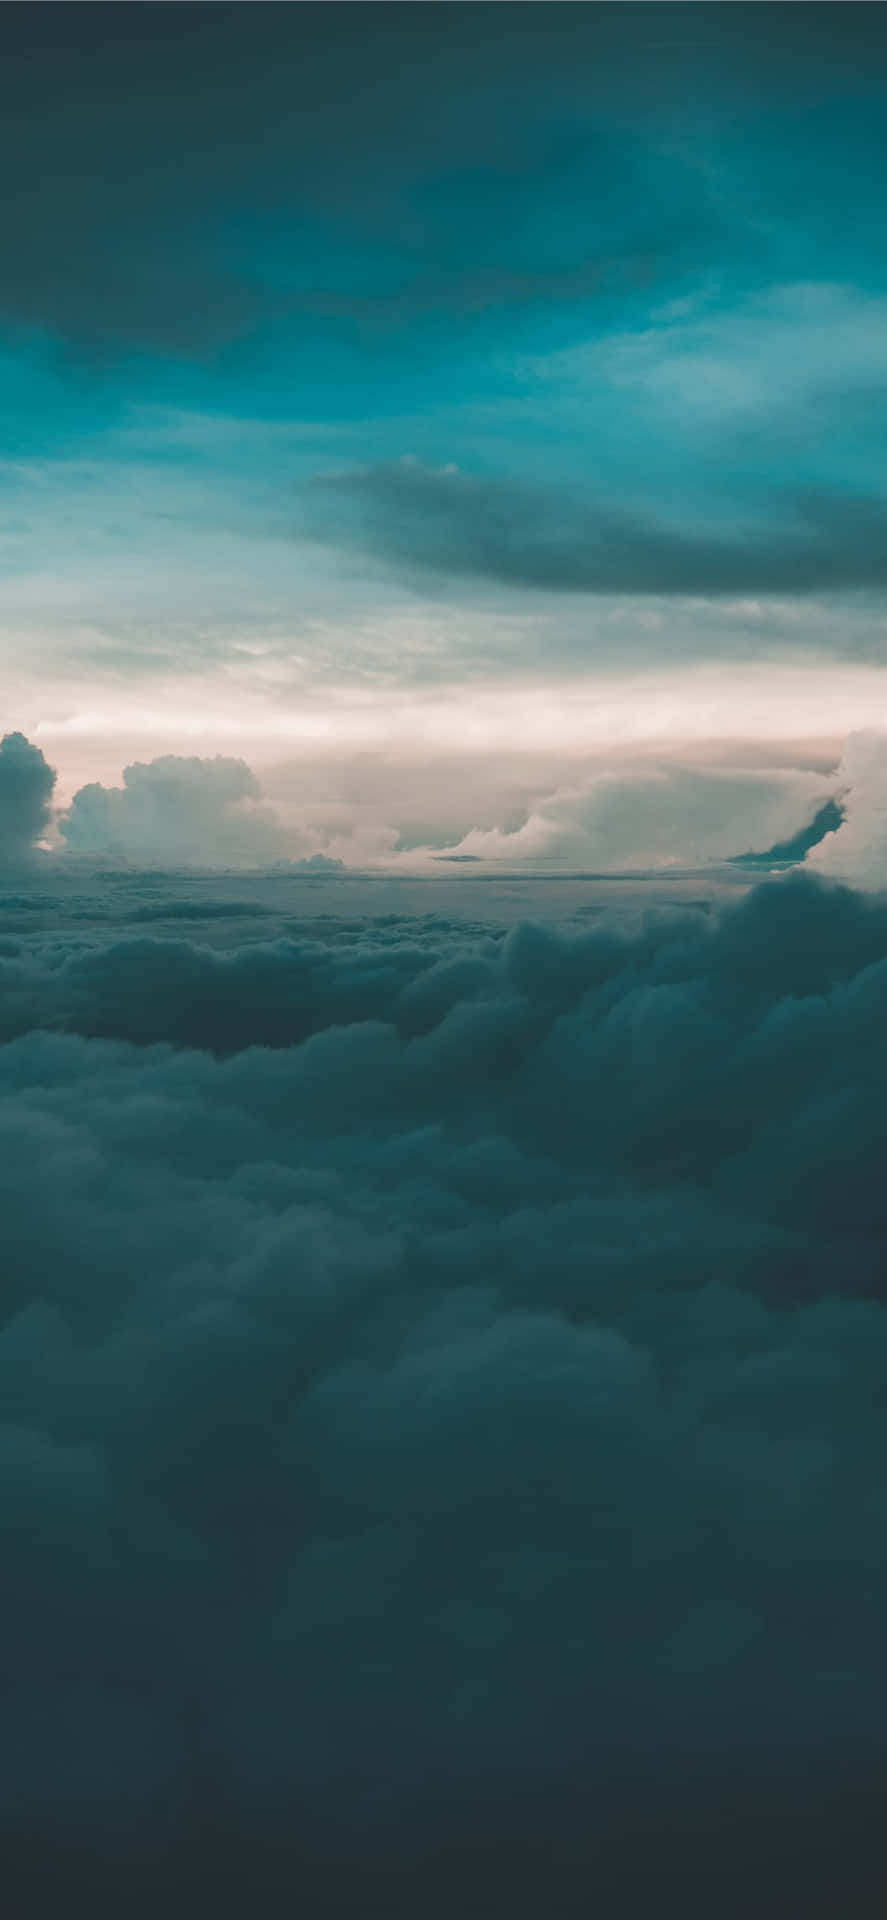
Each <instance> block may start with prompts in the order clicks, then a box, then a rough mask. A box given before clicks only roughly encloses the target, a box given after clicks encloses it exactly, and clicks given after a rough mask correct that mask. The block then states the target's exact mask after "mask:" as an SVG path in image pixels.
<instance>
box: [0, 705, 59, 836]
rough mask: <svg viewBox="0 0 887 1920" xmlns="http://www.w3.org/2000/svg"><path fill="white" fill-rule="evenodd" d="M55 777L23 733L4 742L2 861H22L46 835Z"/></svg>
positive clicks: (0, 743) (0, 767) (0, 749)
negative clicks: (42, 836) (43, 835)
mask: <svg viewBox="0 0 887 1920" xmlns="http://www.w3.org/2000/svg"><path fill="white" fill-rule="evenodd" d="M54 786H55V774H54V772H53V769H52V767H50V766H49V765H48V764H47V762H46V760H45V759H44V756H43V754H42V753H41V751H40V748H39V747H34V746H32V745H31V742H30V741H29V740H26V739H25V736H24V734H23V733H7V734H4V736H3V739H2V740H0V861H7V860H13V861H15V860H21V859H22V858H24V857H25V856H27V855H28V854H29V853H30V852H31V851H32V849H33V847H34V845H35V844H36V842H37V841H38V840H39V839H40V837H41V835H42V834H43V833H44V832H45V831H46V828H47V827H48V825H49V818H50V803H51V801H52V793H53V788H54Z"/></svg>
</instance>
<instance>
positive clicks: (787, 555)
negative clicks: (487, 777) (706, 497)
mask: <svg viewBox="0 0 887 1920" xmlns="http://www.w3.org/2000/svg"><path fill="white" fill-rule="evenodd" d="M315 501H316V502H317V503H319V504H315V503H312V505H311V507H310V508H309V510H308V518H309V522H310V524H311V526H312V529H314V530H316V531H319V532H320V533H321V534H323V533H324V532H325V533H326V534H327V536H328V537H333V538H337V539H339V540H341V541H343V542H344V543H346V544H349V545H352V544H353V543H354V541H355V539H357V540H359V541H361V542H362V543H363V545H364V547H365V549H366V550H367V551H368V552H369V553H370V554H372V555H378V556H380V557H381V559H382V561H383V562H387V563H388V565H389V566H390V567H391V568H392V569H393V570H394V571H397V572H399V573H401V574H405V575H407V576H410V575H416V574H425V575H430V576H437V577H439V578H440V579H448V578H452V577H459V576H461V577H463V578H465V579H474V580H484V579H486V580H490V581H495V582H496V583H497V584H499V585H504V586H508V587H514V588H531V589H539V590H541V591H543V592H555V593H604V594H618V593H636V594H643V593H654V594H674V593H677V594H690V595H692V594H700V595H707V594H711V595H715V594H742V593H792V594H794V593H814V592H828V591H829V590H830V589H838V588H844V589H846V588H855V587H859V588H863V587H883V586H884V585H885V584H887V503H885V502H883V501H881V500H879V499H873V500H866V499H863V500H853V499H846V498H840V497H838V496H828V495H824V494H815V493H810V494H807V495H795V496H788V497H782V498H777V499H775V500H774V501H772V502H771V503H770V505H771V512H770V517H769V519H768V520H767V521H761V520H759V521H758V524H756V525H755V526H753V527H751V528H749V529H748V530H743V529H742V526H741V524H740V525H739V526H738V527H737V526H736V525H735V522H734V524H733V525H732V526H731V530H730V531H729V532H726V533H720V532H717V531H713V530H711V529H705V528H700V527H696V528H694V527H692V526H681V525H680V524H676V523H673V524H669V522H668V520H667V519H666V518H665V516H664V515H663V516H662V517H660V518H658V519H654V518H652V517H651V516H650V515H644V514H641V513H638V512H636V511H634V510H631V509H628V510H626V509H622V508H618V507H613V506H610V505H607V504H604V503H603V502H601V501H597V502H594V501H592V502H589V501H586V500H583V499H581V498H578V497H577V496H576V495H575V494H574V495H570V494H567V493H564V492H563V491H559V490H555V489H546V488H543V487H533V486H530V485H524V484H521V483H519V482H514V481H512V480H509V479H507V478H499V477H497V476H485V475H476V474H470V473H465V472H463V471H461V470H459V469H458V468H456V467H443V468H433V467H428V466H424V465H422V463H421V462H419V461H418V460H415V459H412V458H405V459H403V460H397V461H391V462H389V463H385V464H380V465H379V466H375V467H370V468H364V469H358V470H356V471H353V472H351V473H343V474H336V475H331V476H325V477H323V478H321V479H319V480H318V481H317V483H316V489H315Z"/></svg>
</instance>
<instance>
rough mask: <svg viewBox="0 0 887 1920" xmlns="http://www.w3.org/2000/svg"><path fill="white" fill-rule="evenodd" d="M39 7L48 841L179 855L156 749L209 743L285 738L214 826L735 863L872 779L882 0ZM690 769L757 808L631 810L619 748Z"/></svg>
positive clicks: (377, 859)
mask: <svg viewBox="0 0 887 1920" xmlns="http://www.w3.org/2000/svg"><path fill="white" fill-rule="evenodd" d="M0 35H2V42H3V59H2V76H0V163H2V167H3V174H4V177H5V178H6V179H8V180H14V181H15V192H14V193H9V194H7V195H5V196H4V205H3V208H2V211H0V259H2V263H3V270H2V275H0V405H2V413H3V420H4V435H3V449H2V458H0V564H2V599H0V645H2V660H0V667H2V686H3V715H2V722H3V730H4V732H8V733H22V734H23V735H24V736H25V737H26V738H27V739H28V740H30V741H31V742H32V743H33V744H35V745H37V746H38V747H39V748H40V750H41V751H42V752H43V753H44V755H45V757H46V759H47V761H48V763H49V764H50V765H51V766H52V768H53V769H54V770H55V771H56V774H57V782H56V787H55V799H54V808H55V813H54V815H53V821H52V822H51V823H50V843H51V844H54V845H55V846H57V847H59V846H73V845H74V844H75V841H76V844H77V845H78V846H79V847H81V848H85V847H86V846H89V847H90V848H91V849H92V850H94V851H96V852H102V851H105V850H107V845H108V844H110V842H109V840H108V836H109V834H110V832H111V826H110V825H109V824H108V822H109V821H110V820H111V816H112V815H113V816H114V820H115V821H116V826H117V844H118V846H121V845H122V846H124V847H125V849H126V850H128V851H133V852H135V853H138V850H139V849H138V847H136V846H135V843H131V841H130V840H128V839H126V837H125V836H124V837H123V838H121V833H122V828H121V820H122V817H123V814H124V813H125V812H126V811H127V809H129V811H130V812H131V811H132V806H133V804H134V803H131V802H130V801H129V800H128V799H127V798H126V794H127V791H128V786H129V785H131V784H132V782H131V781H130V782H129V783H126V782H124V769H125V768H126V767H132V766H136V765H142V766H146V765H150V764H151V763H152V762H153V761H155V760H156V761H163V762H165V763H168V762H170V760H171V759H173V758H175V759H179V760H188V761H193V760H194V759H201V760H202V759H210V760H214V759H215V757H216V756H218V755H221V756H222V757H223V758H225V759H227V760H232V761H242V762H245V764H246V767H247V768H248V769H249V773H244V772H241V773H239V774H236V775H235V774H232V775H231V776H230V778H231V781H232V783H233V785H232V794H231V800H230V809H231V821H232V828H231V835H230V843H229V844H228V845H227V847H226V846H224V845H223V836H222V835H221V832H217V833H216V834H215V837H214V838H213V836H212V835H210V836H209V837H208V838H207V839H206V841H205V843H201V845H200V846H197V845H196V843H195V844H193V845H192V846H191V852H192V853H193V854H195V855H196V856H197V857H200V858H205V859H210V858H211V859H222V858H224V857H225V856H226V854H227V856H228V857H229V858H230V859H231V860H232V861H234V862H237V861H240V862H243V861H244V860H248V859H256V858H258V857H259V855H260V851H261V850H262V849H264V851H265V852H266V853H267V851H268V849H269V847H270V845H271V839H272V838H273V835H271V833H270V829H269V831H268V832H266V834H265V839H264V841H263V840H262V827H261V825H259V826H258V827H257V826H256V825H255V822H254V821H252V820H251V821H250V822H249V823H248V824H247V825H246V826H244V824H243V819H242V815H243V813H244V811H245V810H246V811H249V810H250V808H252V809H253V810H255V809H256V808H259V809H260V808H261V807H263V806H264V807H265V808H266V809H269V808H270V809H271V810H272V811H273V812H274V814H275V818H276V819H277V821H278V838H277V842H276V846H275V852H276V855H277V857H287V858H292V859H299V858H304V857H311V856H312V855H313V854H316V853H319V854H321V855H322V856H324V857H326V858H331V859H332V858H335V859H343V860H344V861H345V863H346V865H349V866H357V867H366V866H373V865H376V866H378V865H387V866H389V867H390V866H391V865H392V864H393V865H398V864H400V865H406V866H411V867H414V868H415V867H422V866H423V864H424V866H425V867H426V868H427V867H430V864H431V862H432V860H433V859H434V858H435V857H436V856H437V855H439V854H440V853H442V852H443V853H450V854H453V853H456V854H458V853H459V851H460V849H461V850H462V852H469V853H470V852H472V851H473V852H474V854H475V857H485V858H492V857H493V856H494V855H495V856H496V857H497V858H502V859H504V860H506V861H509V862H510V861H518V862H520V861H522V860H523V859H524V858H525V857H526V854H527V852H528V851H530V852H531V853H532V857H533V858H536V859H538V858H540V857H544V860H545V861H546V862H547V863H549V864H551V863H555V864H556V863H558V862H561V863H562V862H563V861H564V860H569V861H573V862H575V860H576V859H577V857H578V858H579V860H580V864H581V863H582V862H583V861H584V863H585V864H587V865H591V866H595V865H596V866H611V867H612V866H619V865H620V864H623V863H626V862H627V863H629V864H631V863H632V861H634V863H635V864H641V865H643V864H645V863H647V864H649V863H650V862H651V861H652V862H653V863H656V862H659V861H661V860H662V859H663V858H666V857H670V858H672V859H673V860H675V861H676V862H678V863H679V864H680V863H683V864H693V863H694V862H696V861H698V860H700V859H705V858H709V857H721V856H722V855H724V854H727V855H728V856H729V855H732V854H742V853H745V852H747V851H750V850H752V851H753V850H765V849H766V847H767V845H768V844H770V842H768V841H767V840H766V838H765V839H764V840H763V841H762V840H761V838H760V836H761V834H762V833H764V834H765V835H766V833H767V832H769V831H770V828H771V826H772V834H771V840H772V842H774V843H775V842H776V841H778V840H780V839H781V838H784V837H785V836H786V834H790V833H791V832H792V831H801V830H803V829H804V828H805V826H806V825H808V824H809V820H810V817H811V814H812V813H815V811H816V805H817V803H818V800H819V797H820V795H819V787H818V785H817V782H818V781H819V780H820V779H825V780H826V781H827V782H829V781H830V783H831V785H830V788H829V791H830V792H831V793H833V794H836V795H838V794H840V793H842V792H844V791H845V790H846V788H847V784H848V776H847V772H846V767H845V765H844V761H843V756H844V754H845V751H846V743H847V741H848V739H849V738H850V737H851V736H855V735H857V734H859V733H860V732H866V733H871V732H872V731H875V732H877V731H879V730H880V729H881V728H882V727H883V726H884V725H885V723H887V677H885V662H884V649H885V633H887V629H885V589H887V562H885V552H887V545H885V532H887V501H885V494H884V486H883V472H882V464H883V463H882V447H883V443H884V434H885V425H887V422H885V394H887V347H885V341H887V324H885V322H887V273H885V268H884V265H883V262H884V260H885V258H887V253H885V246H884V240H885V231H884V223H885V213H884V198H883V192H882V180H883V161H884V142H885V138H887V135H885V132H884V128H885V124H887V122H885V114H884V93H885V73H887V69H885V53H887V21H885V18H884V14H883V10H882V9H881V8H878V7H871V6H854V5H850V6H840V7H837V6H834V7H833V6H829V5H815V6H806V5H804V4H800V5H795V4H791V5H786V6H780V5H773V6H770V5H766V6H763V5H751V6H744V5H735V6H734V5H730V6H715V5H705V4H702V5H692V6H687V7H685V6H681V5H670V4H663V5H658V4H657V5H643V4H641V5H609V6H593V5H588V6H586V5H576V6H542V5H520V6H510V5H508V4H502V5H500V4H491V5H466V6H434V5H429V6H426V5H421V4H415V5H401V6H394V7H388V6H386V5H374V4H371V5H358V6H350V5H338V4H334V5H325V6H324V5H304V6H300V5H286V6H273V7H272V6H261V7H255V6H245V5H241V6H237V5H234V6H216V5H213V4H193V5H188V6H176V7H172V6H153V5H141V4H137V5H126V4H114V5H95V6H80V5H77V4H73V5H66V4H62V5H51V4H50V5H41V6H39V7H37V6H30V7H28V6H12V7H6V8H4V9H3V19H2V23H0ZM850 752H851V758H852V755H853V753H855V752H856V748H855V747H852V748H851V749H850ZM674 766H677V767H678V768H679V769H682V770H686V769H687V768H688V767H689V768H691V769H692V768H696V769H698V768H700V767H703V768H705V769H707V770H708V775H709V776H710V778H711V779H714V780H715V785H716V791H715V801H714V805H715V811H716V812H719V813H720V812H722V811H723V809H724V808H726V809H727V811H728V813H729V812H730V809H731V808H732V809H733V812H732V819H733V821H734V823H735V824H734V828H733V830H732V831H730V832H728V833H727V834H726V836H724V835H723V834H721V835H720V836H718V835H717V834H716V835H715V836H714V838H711V837H710V838H708V839H707V838H706V835H705V833H704V832H703V831H702V820H703V817H704V816H705V814H706V812H707V801H706V803H705V805H704V806H703V807H702V810H701V812H700V809H699V807H698V806H697V805H696V801H695V799H694V800H689V799H687V796H684V798H683V799H682V798H681V797H680V796H679V797H678V798H676V799H675V803H674V810H673V812H674V819H673V824H672V826H671V828H670V829H669V835H668V838H669V845H668V848H667V849H666V850H665V852H663V849H662V847H661V846H657V845H655V844H653V843H652V842H653V841H654V840H655V834H654V835H652V836H651V835H650V834H648V833H647V831H646V828H645V827H644V828H643V830H642V828H641V827H640V826H639V827H638V828H637V829H636V830H635V832H634V838H633V842H632V845H631V846H626V845H623V844H621V843H619V844H617V842H616V841H615V840H614V841H613V842H612V843H611V842H610V841H609V840H608V832H609V829H608V826H607V823H606V821H605V820H602V819H600V818H599V814H600V809H599V807H598V804H597V799H596V793H597V789H596V787H595V782H596V781H598V780H599V779H600V778H602V777H606V779H609V780H612V779H613V778H617V777H618V778H619V779H620V780H622V781H623V783H624V785H625V790H626V791H627V792H628V793H629V795H630V796H631V799H630V806H629V811H631V807H632V806H634V805H635V796H637V805H638V806H640V807H641V810H642V811H643V805H644V794H645V792H646V791H647V790H648V789H647V788H646V787H645V782H648V781H649V779H650V778H651V777H653V774H655V776H656V777H657V778H659V779H660V780H661V779H663V778H665V779H669V778H670V777H671V769H672V768H673V767H674ZM663 768H664V769H665V772H664V773H663ZM725 768H726V769H727V771H728V774H729V778H730V780H731V781H732V788H731V789H730V792H726V791H725V790H724V789H722V787H721V786H719V785H718V784H717V778H716V776H717V775H718V774H719V773H721V772H723V770H724V769H725ZM737 769H738V773H739V775H741V776H742V777H738V776H737V773H736V771H735V770H737ZM651 770H652V771H651ZM167 772H169V768H168V767H167ZM759 775H762V777H763V778H764V780H765V784H767V793H770V794H771V795H772V792H773V789H774V782H775V783H776V785H777V786H778V787H779V789H780V794H781V801H782V804H781V806H776V808H775V810H774V809H773V808H772V807H771V808H770V812H768V805H769V802H768V799H767V794H766V793H758V792H757V791H756V787H757V781H758V776H759ZM163 777H164V776H163V773H162V771H161V772H160V773H155V774H154V775H153V776H147V778H149V779H151V778H153V779H154V781H155V783H156V782H158V781H162V779H163ZM194 777H195V776H193V775H189V774H188V773H187V771H185V772H184V773H183V774H182V778H183V779H184V780H185V781H186V782H187V781H188V780H190V781H191V787H190V788H189V791H193V784H194ZM676 777H682V776H676ZM145 778H146V777H145V776H141V775H139V774H136V775H134V776H133V779H134V780H135V783H136V786H139V783H140V782H141V788H140V791H144V787H145ZM220 778H223V776H221V775H219V773H218V770H216V771H215V772H212V771H210V772H209V773H208V775H207V780H208V782H209V783H210V787H211V785H212V782H213V781H215V782H216V788H217V787H218V781H219V779H220ZM238 781H239V783H240V789H241V791H240V793H239V798H238V797H236V796H235V795H234V791H233V789H234V788H235V787H237V784H238ZM250 782H251V783H252V784H251V786H250ZM96 785H98V786H101V787H103V788H105V789H113V790H116V795H117V797H116V798H115V797H112V798H111V799H107V800H106V799H105V798H100V799H99V800H98V802H97V803H96V804H95V805H92V804H91V803H87V805H86V807H81V809H80V817H79V824H78V828H77V833H76V834H75V835H74V836H73V838H72V837H71V836H69V835H67V836H66V835H65V833H64V832H63V831H62V827H61V825H60V822H61V820H62V816H63V813H64V812H65V810H67V809H68V808H70V806H71V803H72V801H73V800H74V797H75V795H76V794H77V793H78V792H79V790H80V789H81V788H83V787H89V788H92V787H95V786H96ZM698 785H699V783H698V780H697V782H696V786H697V788H698ZM690 786H691V787H692V786H693V781H692V779H691V780H690ZM247 788H249V791H247ZM577 791H578V792H579V794H580V796H581V798H580V801H579V802H578V803H577V804H578V805H579V807H580V811H581V810H582V807H585V811H586V812H590V813H591V814H593V815H594V822H593V825H592V827H591V828H590V829H589V831H588V834H587V836H586V842H587V844H586V842H583V841H582V838H581V835H580V836H579V841H578V842H577V839H576V835H575V834H574V835H573V838H572V840H571V843H570V845H569V847H568V846H566V844H565V843H564V842H563V841H562V840H561V839H559V838H558V837H557V836H556V835H552V834H551V833H549V832H547V830H546V829H545V827H544V822H545V820H546V819H548V818H549V816H550V814H551V811H552V809H553V810H554V812H555V813H558V814H559V813H561V812H562V811H563V809H564V806H567V808H568V810H569V807H570V805H571V804H572V803H571V802H570V801H569V800H567V801H565V800H564V799H563V795H564V793H565V792H566V793H567V794H568V795H572V794H575V793H576V792H577ZM121 794H123V796H124V797H123V798H122V799H121V798H120V795H121ZM746 798H748V802H749V804H748V806H746V804H745V801H746ZM684 800H687V804H688V805H690V806H691V808H695V811H691V813H690V814H688V813H687V811H686V806H685V804H684ZM212 805H213V802H212V800H211V798H210V794H209V788H208V789H207V801H206V807H205V809H204V811H205V813H206V814H207V815H209V814H211V812H212ZM237 808H239V810H240V811H239V813H238V817H237V820H236V821H235V820H234V810H235V809H237ZM540 809H541V814H542V819H543V827H542V828H541V829H540V828H539V827H538V826H537V825H536V824H535V823H536V822H537V819H538V817H539V813H540ZM87 811H89V821H90V822H91V824H89V823H88V822H87V817H86V816H87ZM173 811H175V809H174V808H172V809H167V812H168V814H169V815H170V817H172V812H173ZM179 811H181V809H179ZM605 811H606V809H605ZM771 814H772V818H771ZM777 814H778V815H779V818H778V819H777V818H776V815H777ZM265 826H266V828H267V827H268V817H267V813H266V816H265ZM527 828H529V832H526V831H525V835H524V842H523V844H522V845H521V846H518V845H517V844H514V843H512V844H505V843H507V842H513V836H514V834H515V833H516V832H519V831H520V830H522V829H523V830H526V829H527ZM471 836H474V837H473V838H471ZM750 836H751V838H750ZM755 836H757V837H755ZM185 838H187V834H185ZM144 839H145V835H144V833H143V835H142V841H141V842H140V843H139V844H140V845H143V844H144ZM648 840H649V841H650V844H645V843H646V842H647V841H648ZM191 842H194V835H193V833H192V834H191ZM154 843H155V853H156V854H157V856H158V857H162V858H167V859H170V860H172V859H174V858H176V857H183V845H182V833H181V832H180V833H179V834H178V836H177V835H176V834H172V833H171V834H167V831H166V828H163V829H162V830H161V827H159V826H158V827H157V828H156V830H155V833H154ZM577 847H578V853H577ZM583 847H584V851H583ZM185 851H186V852H187V849H185ZM848 861H849V854H848V856H847V859H846V860H845V861H844V865H845V868H846V869H847V870H848V871H849V866H848V864H847V863H848Z"/></svg>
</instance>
